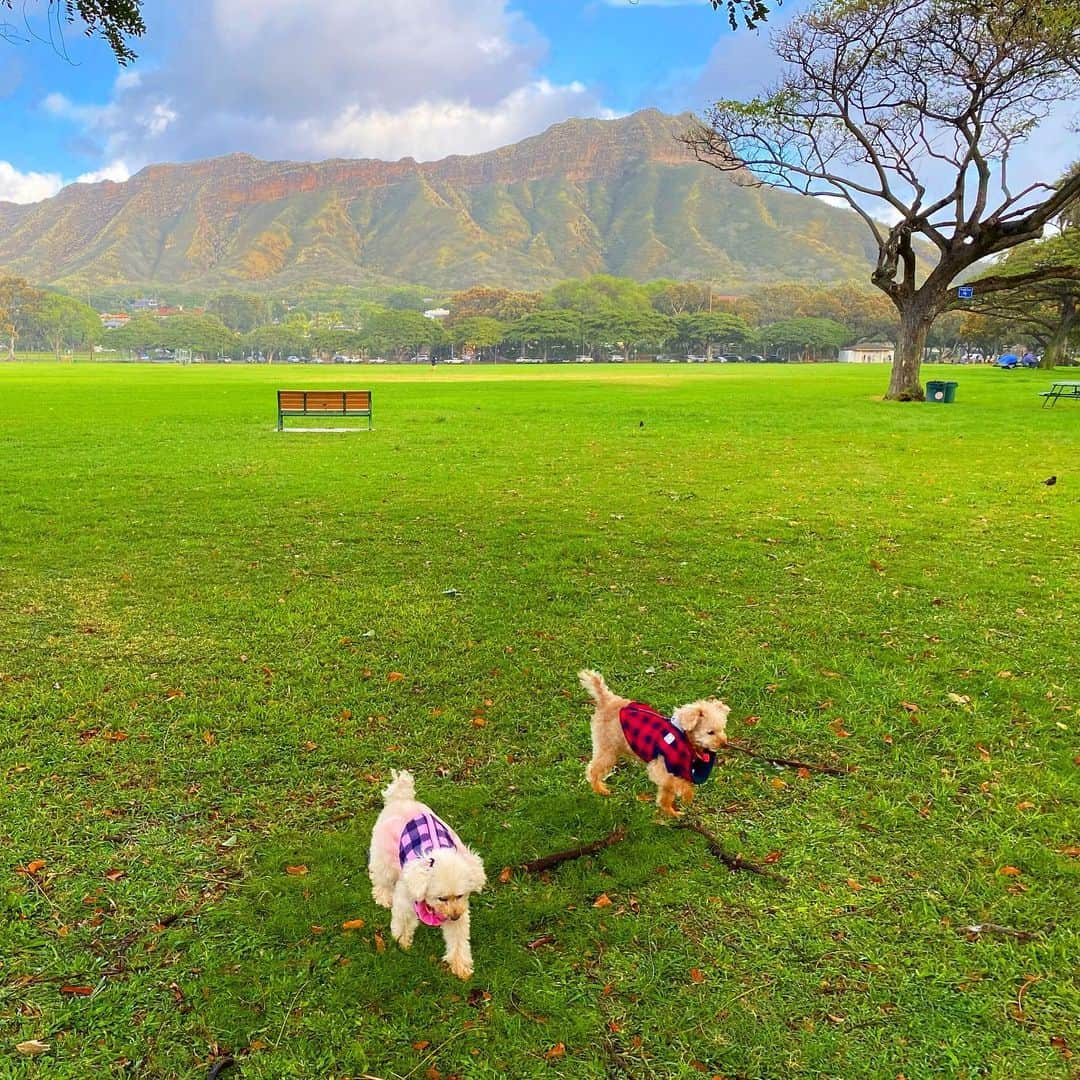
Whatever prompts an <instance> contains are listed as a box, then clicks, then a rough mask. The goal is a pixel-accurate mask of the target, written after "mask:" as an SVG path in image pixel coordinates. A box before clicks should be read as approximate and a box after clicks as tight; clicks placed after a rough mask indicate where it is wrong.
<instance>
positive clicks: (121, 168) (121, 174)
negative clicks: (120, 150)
mask: <svg viewBox="0 0 1080 1080" xmlns="http://www.w3.org/2000/svg"><path fill="white" fill-rule="evenodd" d="M130 176H131V170H130V169H129V168H128V167H127V166H126V165H125V164H124V163H123V162H122V161H114V162H113V163H112V164H111V165H106V166H105V168H103V169H95V170H94V171H93V172H87V173H83V174H82V176H77V177H75V179H74V181H72V182H73V183H75V184H100V183H101V181H102V180H112V181H113V182H114V183H117V184H122V183H123V182H124V181H125V180H127V179H128V177H130Z"/></svg>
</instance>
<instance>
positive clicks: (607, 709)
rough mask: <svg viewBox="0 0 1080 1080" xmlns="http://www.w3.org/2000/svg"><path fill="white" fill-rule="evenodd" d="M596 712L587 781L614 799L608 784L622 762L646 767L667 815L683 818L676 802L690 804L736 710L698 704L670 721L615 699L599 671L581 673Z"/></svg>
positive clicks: (683, 708) (711, 703) (626, 700)
mask: <svg viewBox="0 0 1080 1080" xmlns="http://www.w3.org/2000/svg"><path fill="white" fill-rule="evenodd" d="M578 678H579V679H580V680H581V685H582V686H584V687H585V689H586V690H588V692H589V694H590V696H591V697H592V699H593V701H595V702H596V711H595V712H594V713H593V718H592V748H593V752H592V760H591V761H590V762H589V767H588V768H587V769H586V770H585V776H586V777H587V778H588V781H589V783H590V784H591V785H592V789H593V791H595V792H596V793H597V794H598V795H610V794H611V791H610V789H609V788H608V786H607V785H606V784H605V783H604V779H605V778H606V777H607V775H608V774H609V773H610V772H611V770H612V769H614V768H615V765H616V763H617V762H618V760H619V759H620V758H624V757H625V758H631V757H637V758H640V759H641V760H642V761H644V762H646V769H645V772H646V773H647V774H648V777H649V779H650V780H651V781H652V782H653V783H654V784H655V785H656V789H657V790H656V803H657V805H658V806H659V807H660V809H661V810H663V811H664V813H665V814H671V815H672V816H673V817H678V816H679V815H680V814H681V811H680V810H676V809H675V799H676V798H678V799H679V800H680V801H682V802H683V803H689V802H690V801H691V799H693V797H694V784H695V783H703V782H704V781H705V779H706V778H707V777H708V775H709V772H710V771H711V769H712V765H713V762H714V761H715V757H716V751H717V750H719V749H720V747H722V746H724V744H725V743H726V742H727V718H728V713H729V712H730V711H731V710H730V709H729V708H728V706H727V705H725V704H724V703H723V702H722V701H718V700H717V699H716V698H708V699H707V700H704V701H692V702H691V703H690V704H689V705H682V706H680V707H679V708H677V709H676V710H675V712H674V714H673V715H672V716H670V717H666V716H664V715H663V714H662V713H659V712H657V711H656V710H655V709H653V708H652V707H651V706H648V705H644V704H642V703H641V702H638V701H631V700H630V699H629V698H624V697H619V696H618V695H617V694H613V693H612V692H611V691H610V690H609V689H608V685H607V683H605V682H604V677H603V675H601V674H600V673H599V672H598V671H581V672H579V673H578Z"/></svg>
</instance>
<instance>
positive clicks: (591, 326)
mask: <svg viewBox="0 0 1080 1080" xmlns="http://www.w3.org/2000/svg"><path fill="white" fill-rule="evenodd" d="M442 303H444V304H445V305H446V307H447V309H448V310H449V312H450V315H449V316H448V317H447V318H446V319H445V320H435V319H431V318H427V317H425V316H424V315H422V314H421V313H420V312H418V311H414V310H408V309H394V308H390V307H387V306H383V305H378V304H374V303H370V302H366V301H365V302H361V303H360V304H359V305H350V304H347V303H345V304H342V305H341V307H340V308H339V309H336V310H332V311H319V310H315V311H313V310H310V309H304V308H293V310H291V311H288V312H287V313H285V314H284V317H282V318H279V319H277V320H275V321H267V322H262V323H259V322H257V321H256V319H257V318H259V317H262V318H266V317H267V316H268V315H269V314H270V312H271V310H272V308H273V307H274V304H272V303H269V302H267V301H265V300H263V299H260V298H257V297H246V296H243V295H241V294H225V295H223V296H221V297H218V298H215V300H214V301H212V302H211V303H210V304H208V305H207V307H208V310H212V311H214V312H216V314H209V313H208V314H198V315H194V314H183V315H174V316H170V317H169V318H163V319H158V318H155V317H153V316H150V315H141V316H138V317H136V318H134V319H132V320H131V321H130V322H129V323H128V324H127V325H126V326H125V327H123V328H122V329H117V330H113V331H108V332H107V333H106V334H105V335H104V337H103V338H102V342H103V344H104V345H105V346H106V347H108V348H112V349H117V350H132V351H134V350H139V351H143V350H146V351H149V350H151V349H156V348H190V349H193V350H194V351H195V352H198V353H203V354H207V355H209V354H236V353H238V352H239V351H241V350H243V351H247V352H250V353H258V354H261V355H263V356H264V357H266V358H267V359H270V360H275V359H279V358H281V357H284V356H288V355H290V354H298V355H334V354H337V353H359V352H367V353H369V354H371V355H387V356H390V355H402V354H416V353H418V352H426V351H428V350H431V349H449V348H451V347H453V348H456V349H458V350H459V351H464V352H469V353H473V354H476V355H479V356H485V355H491V354H492V352H493V351H495V350H498V349H500V348H507V347H509V348H511V349H515V350H517V351H521V352H523V353H524V352H529V351H532V350H534V349H535V350H536V351H537V352H539V353H541V354H542V355H543V356H544V357H545V358H546V357H547V356H548V355H549V354H550V353H551V352H552V351H560V350H563V351H571V352H573V353H575V354H580V353H589V354H591V353H593V352H600V353H605V352H608V353H610V352H622V353H624V354H626V355H633V354H635V353H638V352H642V351H651V352H660V351H667V350H670V351H682V352H691V353H701V354H703V355H706V356H710V355H711V354H712V353H713V352H715V351H717V350H721V349H724V348H730V347H733V348H740V349H741V348H743V347H744V346H751V347H753V346H756V347H758V348H760V349H762V350H763V351H764V350H765V349H766V348H781V349H783V350H785V351H786V352H788V353H791V354H794V355H799V356H814V357H817V356H833V355H835V353H836V350H837V349H839V348H840V347H842V346H843V345H845V344H849V343H852V342H854V341H856V340H858V339H860V338H864V337H867V336H877V337H881V336H888V335H889V333H890V332H891V331H893V330H894V323H895V320H894V319H891V316H890V313H889V311H888V309H887V305H884V304H883V303H882V302H881V300H879V299H878V298H877V297H875V296H874V295H873V294H872V293H869V292H867V291H860V290H857V289H853V288H852V287H851V286H846V285H845V286H836V287H832V288H823V287H819V288H810V287H807V286H800V285H793V286H783V287H769V288H764V289H760V290H757V291H756V292H754V293H752V294H750V295H748V296H746V297H743V298H739V299H732V298H728V297H721V296H717V295H716V294H715V293H714V292H713V291H712V290H711V289H710V287H709V286H708V285H703V284H698V283H685V282H674V281H658V282H651V283H649V284H647V285H642V284H639V283H637V282H634V281H631V280H629V279H625V278H616V277H610V276H607V275H598V276H595V277H592V278H588V279H585V280H580V281H568V282H564V283H562V284H561V285H558V286H556V287H555V288H554V289H552V290H551V291H550V292H548V293H546V294H543V293H523V292H515V291H513V290H509V289H499V288H489V287H477V288H472V289H468V290H465V291H462V292H459V293H455V294H452V295H451V296H449V297H446V298H445V299H444V300H443V301H442ZM229 322H232V323H233V325H231V326H230V325H229Z"/></svg>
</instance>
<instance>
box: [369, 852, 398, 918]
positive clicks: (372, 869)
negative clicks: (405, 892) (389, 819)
mask: <svg viewBox="0 0 1080 1080" xmlns="http://www.w3.org/2000/svg"><path fill="white" fill-rule="evenodd" d="M398 873H399V870H398V867H397V865H396V864H395V863H388V862H387V861H386V860H385V859H384V858H383V857H382V853H381V852H378V851H376V850H375V849H374V848H372V851H371V855H370V856H369V859H368V877H369V878H371V898H372V899H373V900H374V901H375V903H376V904H378V905H379V907H384V908H388V907H390V906H391V905H392V904H393V903H394V885H395V884H396V883H397V879H398Z"/></svg>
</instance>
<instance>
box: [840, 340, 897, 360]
mask: <svg viewBox="0 0 1080 1080" xmlns="http://www.w3.org/2000/svg"><path fill="white" fill-rule="evenodd" d="M895 352H896V346H895V345H893V344H892V343H891V342H888V341H860V342H859V344H858V345H852V346H851V348H850V349H841V350H840V363H841V364H891V363H892V361H893V354H894V353H895Z"/></svg>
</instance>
